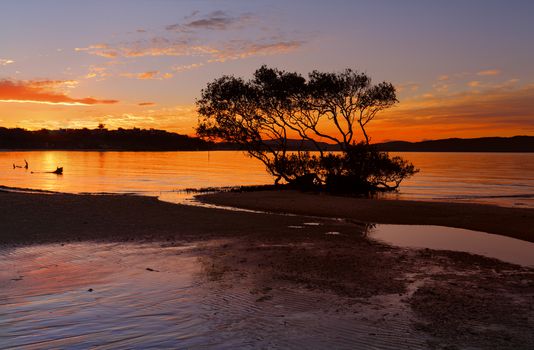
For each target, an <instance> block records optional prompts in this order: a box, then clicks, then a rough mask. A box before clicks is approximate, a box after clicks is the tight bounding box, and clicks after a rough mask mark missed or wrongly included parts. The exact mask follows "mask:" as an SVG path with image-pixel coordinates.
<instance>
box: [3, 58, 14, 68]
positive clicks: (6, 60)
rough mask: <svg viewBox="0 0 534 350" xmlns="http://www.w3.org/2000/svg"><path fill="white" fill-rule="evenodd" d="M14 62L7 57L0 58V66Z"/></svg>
mask: <svg viewBox="0 0 534 350" xmlns="http://www.w3.org/2000/svg"><path fill="white" fill-rule="evenodd" d="M12 63H15V61H13V60H10V59H7V58H0V66H7V65H8V64H12Z"/></svg>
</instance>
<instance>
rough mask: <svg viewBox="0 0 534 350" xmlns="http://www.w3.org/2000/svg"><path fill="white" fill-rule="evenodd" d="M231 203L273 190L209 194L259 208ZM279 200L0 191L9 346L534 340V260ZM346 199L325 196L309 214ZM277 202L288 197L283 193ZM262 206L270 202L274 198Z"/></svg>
mask: <svg viewBox="0 0 534 350" xmlns="http://www.w3.org/2000/svg"><path fill="white" fill-rule="evenodd" d="M228 196H231V197H232V198H231V199H232V200H233V202H231V201H230V199H229V198H230V197H228ZM234 196H237V197H235V198H245V199H243V200H251V199H250V198H252V196H254V201H256V202H255V203H256V205H255V206H256V208H255V209H262V208H259V207H260V206H262V207H265V206H267V207H268V206H269V205H270V204H269V198H273V197H276V196H277V194H273V193H263V194H261V193H259V194H251V195H249V197H246V194H231V195H230V194H216V195H211V197H210V198H208V197H209V196H206V197H205V199H203V200H206V201H210V202H212V203H215V202H217V203H219V204H221V203H222V201H223V200H222V199H221V198H224V201H225V204H226V205H233V206H242V207H252V205H243V203H239V202H238V201H236V200H235V198H234ZM239 196H241V197H239ZM278 196H280V195H278ZM282 196H287V198H292V199H293V201H294V202H293V205H292V208H293V209H296V211H297V212H296V213H295V214H297V215H281V214H277V213H272V214H267V213H253V212H239V211H229V210H222V209H214V208H202V207H194V206H186V205H177V204H171V203H164V202H161V201H158V200H156V199H155V198H148V197H138V196H125V195H123V196H117V195H106V196H104V195H68V194H38V193H9V192H0V243H1V248H0V266H1V267H2V268H1V269H0V270H1V271H2V272H1V273H0V296H1V300H2V308H1V310H2V311H1V317H2V320H3V321H4V326H3V327H2V332H1V333H0V344H2V347H3V348H17V347H24V348H54V347H74V348H76V347H80V348H81V347H84V346H99V347H101V348H143V347H150V346H153V347H169V346H170V347H187V348H200V347H212V348H236V347H240V348H252V347H285V348H288V347H289V348H295V347H306V348H325V347H334V348H355V347H356V348H358V347H359V348H362V347H371V346H372V347H374V348H379V349H390V348H396V349H399V348H405V349H414V348H421V349H424V348H437V349H440V348H487V349H490V348H491V349H528V348H532V347H533V346H534V335H533V334H532V332H531V330H532V329H533V328H534V269H532V268H529V267H526V266H520V265H515V264H510V263H506V262H503V261H499V260H497V259H492V258H488V257H483V256H479V255H472V254H469V253H464V252H455V251H446V250H433V249H412V248H407V247H396V246H392V245H388V244H385V243H383V242H380V241H376V240H374V239H372V238H371V237H369V236H368V235H367V232H368V229H369V223H372V222H373V221H372V220H369V223H366V222H365V221H360V220H356V219H355V218H354V217H351V216H349V215H344V213H345V212H344V211H340V210H336V209H335V208H332V209H331V210H332V212H335V213H337V215H331V214H330V212H329V211H325V212H324V216H323V217H316V216H310V215H315V213H314V212H313V211H310V212H307V213H306V212H303V210H304V209H302V207H299V206H298V205H297V204H298V203H299V201H300V200H302V198H304V200H305V201H306V202H309V198H308V197H306V196H307V195H303V196H304V197H299V195H298V194H295V193H293V194H291V193H289V194H282ZM262 197H263V200H262V199H261V198H262ZM217 198H219V199H217ZM246 198H248V199H246ZM346 200H348V199H343V198H340V199H339V201H338V199H336V198H334V199H331V198H326V199H324V198H320V200H317V201H316V203H315V207H316V208H318V209H317V210H320V208H321V205H325V203H326V204H328V205H332V203H333V202H336V201H338V203H340V205H345V204H346V202H345V201H346ZM277 203H278V206H283V205H285V204H284V202H283V201H281V200H280V198H279V199H278V200H277ZM398 205H402V203H401V204H398ZM403 205H407V206H409V205H410V202H406V203H404V204H403ZM419 205H423V204H419ZM458 205H462V204H458ZM310 207H313V206H312V205H311V203H310ZM487 207H490V206H487ZM356 208H357V207H353V210H355V209H356ZM263 209H270V211H277V209H276V207H275V206H274V205H271V207H270V208H263ZM346 210H349V209H346ZM369 210H372V208H371V209H369ZM484 210H493V211H494V214H495V213H496V212H501V214H502V215H505V214H508V210H516V211H517V212H516V213H515V214H514V215H519V216H520V217H522V218H523V220H525V222H522V223H520V225H526V226H528V224H529V223H530V224H532V221H529V220H532V219H531V216H529V215H532V214H531V213H530V212H529V211H528V210H527V209H511V208H500V207H493V206H491V209H488V208H486V209H484ZM503 210H504V211H506V213H504V212H503ZM279 211H281V212H282V211H283V210H281V209H280V210H279ZM284 211H289V212H291V211H292V210H284ZM466 212H467V213H470V214H469V215H475V214H473V213H472V212H471V211H470V210H469V208H468V209H466ZM412 213H413V214H412V215H411V216H410V220H411V221H414V222H412V223H413V224H416V223H419V224H425V223H426V222H425V220H428V215H425V213H426V212H425V211H422V210H420V208H412ZM376 215H377V216H380V212H378V213H377V214H376ZM417 215H420V220H419V222H418V220H417ZM443 215H444V216H446V215H447V213H446V212H443ZM481 215H482V214H481ZM495 215H497V214H495ZM522 215H526V216H525V217H523V216H522ZM331 216H335V217H337V218H338V219H332V218H331ZM340 218H344V219H341V220H340ZM478 219H480V220H482V219H481V218H478ZM466 222H467V223H466V224H465V225H470V224H469V222H477V218H476V217H473V219H472V221H469V222H468V221H466ZM503 225H506V222H504V223H503ZM531 227H532V226H531ZM516 229H517V228H516ZM518 230H519V229H518ZM334 233H335V234H334ZM526 234H527V235H528V234H529V233H528V232H526Z"/></svg>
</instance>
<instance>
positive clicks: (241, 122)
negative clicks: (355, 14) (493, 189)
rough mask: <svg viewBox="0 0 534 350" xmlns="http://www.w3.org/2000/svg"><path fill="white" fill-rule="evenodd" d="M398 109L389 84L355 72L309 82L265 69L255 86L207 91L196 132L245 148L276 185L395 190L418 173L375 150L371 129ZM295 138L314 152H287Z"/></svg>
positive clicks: (234, 84)
mask: <svg viewBox="0 0 534 350" xmlns="http://www.w3.org/2000/svg"><path fill="white" fill-rule="evenodd" d="M397 102H398V101H397V98H396V94H395V87H394V86H393V85H392V84H391V83H387V82H382V83H379V84H376V85H373V84H372V82H371V79H370V78H369V77H368V76H367V75H366V74H365V73H361V72H356V71H353V70H351V69H346V70H344V71H342V72H338V73H324V72H318V71H313V72H311V73H310V74H309V75H308V78H307V79H306V78H304V77H303V76H301V75H300V74H298V73H293V72H286V71H282V70H278V69H274V68H268V67H266V66H263V67H261V68H260V69H258V70H257V71H256V72H255V73H254V77H253V78H252V79H251V80H248V81H245V80H243V79H242V78H236V77H234V76H223V77H221V78H218V79H216V80H215V81H213V82H211V83H209V84H208V85H207V87H206V88H205V89H203V90H202V92H201V98H200V99H199V100H197V107H198V113H199V121H198V125H197V133H198V135H199V136H201V137H204V138H208V139H212V140H225V141H229V142H234V143H237V144H239V145H241V146H242V147H243V148H244V149H245V150H246V151H247V152H248V153H249V155H251V156H252V157H255V158H257V159H259V160H261V161H262V162H263V163H264V164H265V165H266V167H267V170H268V171H269V172H270V173H271V174H272V175H273V176H274V177H275V178H276V180H275V182H276V183H278V181H279V180H281V179H284V180H286V181H287V182H289V183H294V184H295V183H307V185H316V186H327V187H329V188H332V186H334V183H335V184H336V186H337V185H339V184H340V183H347V186H348V187H349V190H351V191H352V190H357V189H361V188H366V189H370V190H373V189H379V188H382V189H392V188H396V187H398V186H399V184H400V182H401V181H402V180H403V179H404V178H406V177H408V176H410V175H412V174H413V173H414V172H415V168H414V167H413V165H411V164H409V163H407V162H405V161H404V160H402V159H400V158H398V157H394V158H390V157H389V156H388V155H387V154H386V153H383V152H378V151H377V150H375V149H374V148H373V147H372V145H371V144H370V141H371V139H370V136H369V134H368V132H367V130H366V127H367V125H368V124H369V123H370V122H371V121H372V120H373V119H374V118H375V117H376V115H377V114H378V112H380V111H382V110H384V109H386V108H389V107H391V106H393V105H394V104H395V103H397ZM359 132H361V135H362V136H361V140H358V137H357V135H358V133H359ZM291 138H297V139H298V140H300V141H301V142H302V144H304V143H307V144H308V145H309V144H310V143H311V144H313V145H314V146H315V150H316V152H314V153H309V152H304V151H297V152H289V151H288V141H290V140H291ZM318 141H327V142H329V143H333V144H335V145H336V146H337V149H338V150H340V151H341V154H332V153H331V152H326V151H325V150H324V149H323V146H322V144H320V143H319V142H318ZM358 141H359V142H358ZM334 179H335V181H334ZM336 186H334V187H336ZM344 187H346V186H344Z"/></svg>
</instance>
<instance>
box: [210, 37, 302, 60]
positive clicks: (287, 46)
mask: <svg viewBox="0 0 534 350" xmlns="http://www.w3.org/2000/svg"><path fill="white" fill-rule="evenodd" d="M302 44H303V43H302V42H301V41H296V40H294V41H280V42H266V43H256V42H250V41H233V42H232V43H231V44H230V45H227V46H226V47H225V48H223V49H221V50H217V51H216V52H214V53H213V56H214V58H213V59H211V60H209V62H225V61H228V60H237V59H242V58H247V57H251V56H270V55H276V54H280V53H287V52H290V51H294V50H296V49H298V48H300V47H301V46H302Z"/></svg>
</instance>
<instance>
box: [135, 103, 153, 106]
mask: <svg viewBox="0 0 534 350" xmlns="http://www.w3.org/2000/svg"><path fill="white" fill-rule="evenodd" d="M155 104H156V103H154V102H139V103H138V104H137V105H138V106H154V105H155Z"/></svg>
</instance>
